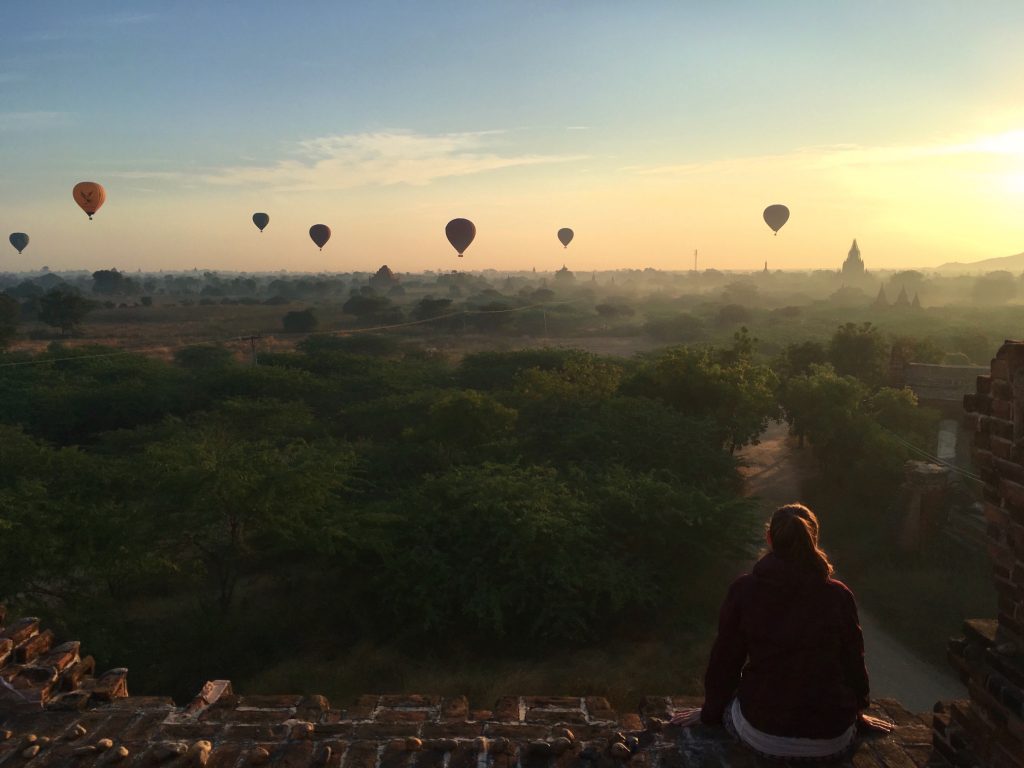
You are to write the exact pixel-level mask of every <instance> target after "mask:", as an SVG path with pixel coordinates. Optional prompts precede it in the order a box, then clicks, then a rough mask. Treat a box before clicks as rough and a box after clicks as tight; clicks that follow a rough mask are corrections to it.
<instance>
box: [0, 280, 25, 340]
mask: <svg viewBox="0 0 1024 768" xmlns="http://www.w3.org/2000/svg"><path fill="white" fill-rule="evenodd" d="M20 316H21V305H20V304H18V302H17V301H15V300H14V299H12V298H11V297H10V296H8V295H7V294H6V293H0V349H2V348H4V347H6V346H7V345H8V344H9V343H10V341H11V339H12V338H14V334H15V332H16V331H17V329H18V319H19V317H20Z"/></svg>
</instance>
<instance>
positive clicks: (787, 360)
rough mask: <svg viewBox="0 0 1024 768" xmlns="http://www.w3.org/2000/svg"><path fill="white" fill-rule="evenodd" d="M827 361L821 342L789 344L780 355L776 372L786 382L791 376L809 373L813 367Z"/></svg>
mask: <svg viewBox="0 0 1024 768" xmlns="http://www.w3.org/2000/svg"><path fill="white" fill-rule="evenodd" d="M827 359H828V357H827V352H826V351H825V346H824V345H823V344H821V343H820V342H817V341H804V342H801V343H799V344H789V345H787V346H786V348H785V349H783V350H782V354H781V355H779V360H778V361H777V362H776V364H775V370H776V372H778V374H779V376H780V377H781V378H782V379H783V381H785V379H788V378H789V377H790V376H799V375H801V374H804V373H808V372H809V371H810V370H811V366H812V365H822V364H823V363H824V362H825V361H826V360H827Z"/></svg>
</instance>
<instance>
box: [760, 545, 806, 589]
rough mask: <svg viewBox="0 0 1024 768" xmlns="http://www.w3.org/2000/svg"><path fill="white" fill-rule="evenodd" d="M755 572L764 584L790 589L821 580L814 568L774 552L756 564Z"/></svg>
mask: <svg viewBox="0 0 1024 768" xmlns="http://www.w3.org/2000/svg"><path fill="white" fill-rule="evenodd" d="M753 574H754V578H755V579H757V580H758V581H759V582H761V583H762V584H768V585H771V586H773V587H774V586H777V587H783V588H790V589H792V588H795V587H800V586H803V585H806V584H808V583H813V582H816V581H820V580H821V577H820V576H819V575H818V573H817V572H815V571H814V570H813V569H810V568H807V567H804V566H800V565H796V564H795V563H791V562H789V561H787V560H783V559H782V558H781V557H779V556H778V555H776V554H775V553H774V552H769V553H768V554H766V555H765V556H764V557H762V558H761V559H760V560H758V561H757V562H756V563H755V564H754V569H753Z"/></svg>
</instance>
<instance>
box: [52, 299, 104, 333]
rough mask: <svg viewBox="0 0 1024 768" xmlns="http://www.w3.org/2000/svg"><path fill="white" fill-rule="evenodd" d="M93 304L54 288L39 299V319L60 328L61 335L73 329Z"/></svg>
mask: <svg viewBox="0 0 1024 768" xmlns="http://www.w3.org/2000/svg"><path fill="white" fill-rule="evenodd" d="M95 306H96V305H95V303H94V302H92V301H89V300H88V299H86V298H84V297H82V296H80V295H79V294H77V293H75V292H73V291H71V290H68V289H66V288H54V289H53V290H52V291H48V292H47V293H44V294H43V295H42V296H40V297H39V319H40V320H42V321H43V322H44V323H46V324H47V325H52V326H54V327H56V328H60V332H61V335H64V334H67V333H69V332H71V331H73V330H74V329H75V326H77V325H78V324H79V323H81V322H82V320H84V319H85V316H86V315H87V314H89V313H90V312H92V310H93V309H94V308H95Z"/></svg>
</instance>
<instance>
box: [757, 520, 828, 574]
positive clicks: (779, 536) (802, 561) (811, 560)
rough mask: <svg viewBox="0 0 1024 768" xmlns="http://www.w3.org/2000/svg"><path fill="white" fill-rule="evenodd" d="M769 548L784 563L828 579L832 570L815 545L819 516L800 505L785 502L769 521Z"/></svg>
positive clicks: (825, 556)
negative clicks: (770, 547) (814, 572)
mask: <svg viewBox="0 0 1024 768" xmlns="http://www.w3.org/2000/svg"><path fill="white" fill-rule="evenodd" d="M768 535H769V536H771V539H772V551H773V552H775V554H776V555H778V556H779V557H780V558H781V559H783V560H785V561H786V562H789V563H793V564H794V565H798V566H800V567H803V568H809V569H811V570H814V571H816V572H817V573H818V574H819V575H820V576H821V578H822V580H823V581H827V580H828V578H829V577H830V576H831V575H832V573H833V571H834V570H835V569H834V568H833V567H832V563H831V562H830V561H829V559H828V555H826V554H825V551H824V550H823V549H822V548H821V547H819V546H818V518H817V516H816V515H815V514H814V513H813V512H811V510H810V509H808V508H807V507H805V506H804V505H803V504H786V505H785V506H782V507H779V508H778V509H776V510H775V513H774V514H773V515H772V519H771V521H770V522H769V523H768Z"/></svg>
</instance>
